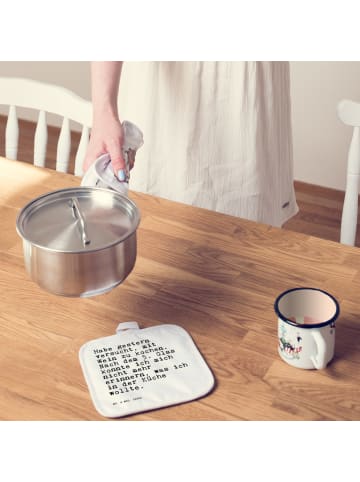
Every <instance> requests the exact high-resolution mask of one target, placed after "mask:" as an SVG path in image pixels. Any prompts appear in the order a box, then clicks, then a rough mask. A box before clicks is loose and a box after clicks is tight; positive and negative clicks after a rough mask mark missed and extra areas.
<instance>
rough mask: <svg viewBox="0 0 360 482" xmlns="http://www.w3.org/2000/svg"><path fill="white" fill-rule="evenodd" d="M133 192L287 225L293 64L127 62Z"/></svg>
mask: <svg viewBox="0 0 360 482" xmlns="http://www.w3.org/2000/svg"><path fill="white" fill-rule="evenodd" d="M119 115H120V118H121V119H122V120H125V119H127V120H130V121H132V122H134V123H135V124H137V125H138V126H139V127H140V129H141V130H142V131H143V133H144V145H143V147H141V149H140V150H139V151H138V154H137V156H136V163H135V167H134V169H133V170H132V172H131V179H130V189H132V190H134V191H140V192H145V193H149V194H153V195H156V196H160V197H163V198H166V199H170V200H174V201H179V202H183V203H186V204H191V205H195V206H199V207H203V208H207V209H212V210H216V211H219V212H222V213H226V214H231V215H233V216H239V217H242V218H246V219H251V220H254V221H258V222H263V223H267V224H271V225H273V226H281V225H282V224H283V223H284V222H285V221H287V220H288V219H289V218H290V217H292V216H293V215H294V214H296V213H297V211H298V207H297V204H296V199H295V193H294V187H293V158H292V131H291V106H290V79H289V64H288V62H223V61H221V62H125V63H124V65H123V71H122V75H121V81H120V91H119Z"/></svg>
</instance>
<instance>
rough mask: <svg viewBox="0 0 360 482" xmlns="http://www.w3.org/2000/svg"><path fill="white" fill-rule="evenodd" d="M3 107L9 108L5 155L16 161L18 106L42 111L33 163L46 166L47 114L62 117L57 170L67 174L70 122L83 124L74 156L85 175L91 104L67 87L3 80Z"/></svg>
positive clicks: (0, 86)
mask: <svg viewBox="0 0 360 482" xmlns="http://www.w3.org/2000/svg"><path fill="white" fill-rule="evenodd" d="M0 104H3V105H8V106H9V114H8V119H7V124H6V132H5V155H6V157H7V158H8V159H16V158H17V151H18V140H19V124H18V118H17V113H16V107H25V108H29V109H35V110H37V111H38V112H39V117H38V122H37V125H36V130H35V137H34V164H35V165H36V166H41V167H44V166H45V159H46V148H47V137H48V136H47V123H46V112H49V113H52V114H57V115H59V116H61V117H62V118H63V121H62V127H61V130H60V135H59V139H58V144H57V155H56V170H57V171H61V172H68V169H69V160H70V148H71V131H70V122H69V121H70V120H72V121H75V122H78V123H79V124H81V125H82V133H81V138H80V142H79V146H78V149H77V153H76V157H75V171H74V174H75V175H77V176H81V175H82V164H83V160H84V157H85V153H86V149H87V146H88V143H89V135H90V128H91V125H92V104H91V101H89V100H86V99H83V98H81V97H79V96H78V95H76V94H74V93H73V92H71V91H70V90H68V89H65V88H64V87H60V86H58V85H52V84H46V83H43V82H38V81H35V80H31V79H23V78H13V77H0Z"/></svg>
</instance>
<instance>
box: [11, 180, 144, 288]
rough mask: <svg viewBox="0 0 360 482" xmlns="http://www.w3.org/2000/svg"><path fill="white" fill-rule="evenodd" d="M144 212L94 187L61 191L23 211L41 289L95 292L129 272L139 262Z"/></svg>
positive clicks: (22, 228) (26, 247) (19, 224)
mask: <svg viewBox="0 0 360 482" xmlns="http://www.w3.org/2000/svg"><path fill="white" fill-rule="evenodd" d="M139 222H140V213H139V210H138V208H137V206H136V204H135V203H134V202H133V201H131V200H130V199H128V198H127V197H126V196H124V195H122V194H120V193H118V192H115V191H112V190H109V189H100V188H94V187H79V188H68V189H61V190H59V191H53V192H50V193H47V194H44V195H43V196H40V197H38V198H36V199H34V200H32V201H31V202H30V203H28V204H27V205H26V206H24V208H23V209H22V210H21V211H20V213H19V215H18V217H17V220H16V229H17V232H18V234H19V235H20V236H21V238H22V240H23V252H24V260H25V266H26V269H27V271H28V273H29V275H30V276H31V278H32V279H33V280H34V281H35V282H36V283H38V284H39V286H41V287H42V288H44V289H45V290H47V291H50V292H51V293H54V294H57V295H63V296H80V297H89V296H95V295H99V294H102V293H106V292H107V291H110V290H111V289H113V288H114V287H115V286H117V285H119V284H120V283H121V282H122V281H124V280H125V278H126V277H127V276H128V275H129V273H130V272H131V270H132V269H133V267H134V264H135V260H136V230H137V227H138V225H139Z"/></svg>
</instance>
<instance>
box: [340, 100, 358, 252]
mask: <svg viewBox="0 0 360 482" xmlns="http://www.w3.org/2000/svg"><path fill="white" fill-rule="evenodd" d="M337 112H338V116H339V118H340V120H341V121H342V122H343V123H344V124H346V125H348V126H351V127H353V135H352V139H351V143H350V148H349V154H348V161H347V172H346V189H345V198H344V205H343V212H342V218H341V230H340V242H341V243H343V244H348V245H350V246H355V239H356V229H357V217H358V193H359V179H360V103H358V102H353V101H351V100H342V101H341V102H339V104H338V108H337Z"/></svg>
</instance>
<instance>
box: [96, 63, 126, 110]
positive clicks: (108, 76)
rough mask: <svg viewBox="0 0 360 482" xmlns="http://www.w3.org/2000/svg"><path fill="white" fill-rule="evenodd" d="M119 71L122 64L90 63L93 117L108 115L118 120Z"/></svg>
mask: <svg viewBox="0 0 360 482" xmlns="http://www.w3.org/2000/svg"><path fill="white" fill-rule="evenodd" d="M121 69H122V62H91V97H92V103H93V111H94V116H95V117H96V116H97V115H101V114H104V113H110V114H113V115H114V116H116V117H117V118H118V109H117V98H118V91H119V83H120V76H121Z"/></svg>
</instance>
